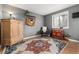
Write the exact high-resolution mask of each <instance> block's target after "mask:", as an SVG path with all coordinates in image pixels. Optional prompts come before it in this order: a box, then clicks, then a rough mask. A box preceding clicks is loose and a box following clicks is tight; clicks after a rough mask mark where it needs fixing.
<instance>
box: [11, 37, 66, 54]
mask: <svg viewBox="0 0 79 59" xmlns="http://www.w3.org/2000/svg"><path fill="white" fill-rule="evenodd" d="M65 45H66V44H65V43H64V42H62V41H61V40H58V39H55V40H53V38H50V37H47V38H41V37H40V38H34V39H29V40H28V41H26V42H24V43H22V44H20V45H17V49H16V50H15V51H13V52H12V53H11V54H58V53H60V51H61V50H62V49H63V48H64V47H65Z"/></svg>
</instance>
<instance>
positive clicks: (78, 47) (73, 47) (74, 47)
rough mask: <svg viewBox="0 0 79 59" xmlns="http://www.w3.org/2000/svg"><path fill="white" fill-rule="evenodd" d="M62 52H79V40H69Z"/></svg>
mask: <svg viewBox="0 0 79 59" xmlns="http://www.w3.org/2000/svg"><path fill="white" fill-rule="evenodd" d="M62 54H79V42H69V43H68V45H67V46H66V47H65V48H64V50H63V51H62Z"/></svg>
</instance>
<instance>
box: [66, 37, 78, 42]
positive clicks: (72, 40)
mask: <svg viewBox="0 0 79 59" xmlns="http://www.w3.org/2000/svg"><path fill="white" fill-rule="evenodd" d="M66 38H67V39H68V40H69V41H71V42H79V41H78V40H74V39H70V38H68V37H66Z"/></svg>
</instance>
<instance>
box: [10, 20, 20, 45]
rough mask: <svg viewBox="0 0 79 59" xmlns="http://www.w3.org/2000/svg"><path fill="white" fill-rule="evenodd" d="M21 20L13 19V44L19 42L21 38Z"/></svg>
mask: <svg viewBox="0 0 79 59" xmlns="http://www.w3.org/2000/svg"><path fill="white" fill-rule="evenodd" d="M18 24H19V22H18V21H17V20H12V21H11V39H12V40H11V42H12V44H15V43H17V42H18V39H19V33H18V32H19V25H18Z"/></svg>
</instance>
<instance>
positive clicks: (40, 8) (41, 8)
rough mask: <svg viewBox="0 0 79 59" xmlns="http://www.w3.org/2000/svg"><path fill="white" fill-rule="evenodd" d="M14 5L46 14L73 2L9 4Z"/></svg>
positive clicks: (69, 5)
mask: <svg viewBox="0 0 79 59" xmlns="http://www.w3.org/2000/svg"><path fill="white" fill-rule="evenodd" d="M10 5H12V6H15V7H19V8H22V9H24V10H29V11H31V12H34V13H37V14H40V15H47V14H49V13H53V12H56V11H59V10H62V9H64V8H68V7H71V6H73V5H75V4H14V5H13V4H10Z"/></svg>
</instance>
